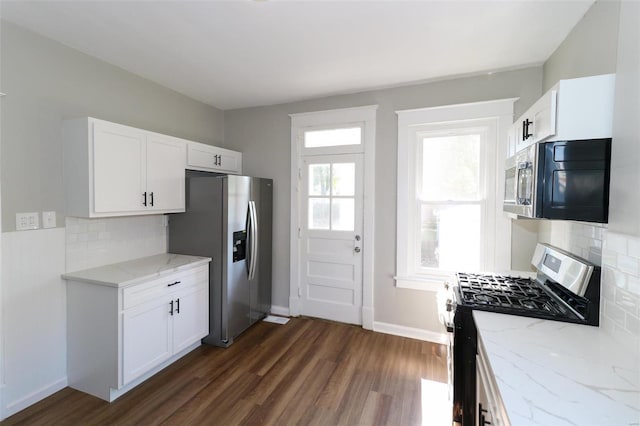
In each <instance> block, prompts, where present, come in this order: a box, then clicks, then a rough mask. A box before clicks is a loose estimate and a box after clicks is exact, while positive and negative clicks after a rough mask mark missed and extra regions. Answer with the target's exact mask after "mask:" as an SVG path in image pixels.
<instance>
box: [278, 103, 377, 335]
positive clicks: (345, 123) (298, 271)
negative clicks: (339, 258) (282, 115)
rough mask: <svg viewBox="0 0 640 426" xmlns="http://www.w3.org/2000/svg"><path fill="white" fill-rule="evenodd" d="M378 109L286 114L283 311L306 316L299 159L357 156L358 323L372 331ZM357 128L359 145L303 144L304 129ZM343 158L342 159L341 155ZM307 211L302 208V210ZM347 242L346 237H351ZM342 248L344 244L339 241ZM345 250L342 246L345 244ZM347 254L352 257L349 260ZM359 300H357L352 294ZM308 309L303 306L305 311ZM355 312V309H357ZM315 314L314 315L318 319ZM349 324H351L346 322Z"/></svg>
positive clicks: (300, 163) (300, 162)
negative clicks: (287, 222)
mask: <svg viewBox="0 0 640 426" xmlns="http://www.w3.org/2000/svg"><path fill="white" fill-rule="evenodd" d="M377 108H378V107H377V105H370V106H363V107H354V108H344V109H337V110H328V111H318V112H310V113H300V114H291V115H290V117H291V227H290V248H291V250H290V291H289V296H290V297H289V308H288V309H287V311H288V313H289V314H290V315H292V316H298V315H301V314H303V315H305V314H307V313H306V312H305V311H304V310H302V308H303V306H302V305H303V303H302V302H301V301H302V299H301V296H302V294H303V287H302V279H301V277H302V272H303V259H302V256H301V253H302V250H301V246H302V244H301V242H302V239H301V238H300V237H301V236H302V220H303V219H307V218H308V217H305V216H303V212H302V207H301V206H302V204H301V201H302V189H303V188H302V168H303V157H304V158H308V157H309V156H315V155H335V154H341V155H342V154H360V158H361V168H362V177H363V179H362V182H363V184H362V193H363V196H362V211H363V214H362V215H361V217H362V233H361V234H358V235H360V237H361V240H360V246H359V247H360V250H361V252H360V254H359V255H360V260H359V261H360V263H361V269H360V271H361V276H362V286H361V307H360V308H359V309H360V311H361V315H360V318H361V323H362V326H363V328H365V329H369V330H371V329H373V259H374V256H373V253H374V223H375V214H374V207H375V169H374V165H375V134H376V111H377ZM354 126H355V127H359V128H360V129H361V143H360V144H358V145H345V146H333V147H317V148H308V147H304V145H303V141H302V139H303V135H304V131H305V130H314V129H315V130H317V129H320V130H322V129H344V128H349V127H354ZM345 158H346V157H345ZM305 212H306V208H305ZM355 235H356V234H355V232H353V233H352V236H353V239H351V241H350V249H354V248H355V247H356V246H354V244H355ZM350 238H351V237H350ZM344 244H346V240H345V242H344ZM345 248H346V245H345ZM353 253H354V252H351V257H352V258H353ZM356 297H358V296H356ZM306 306H307V305H305V306H304V307H305V308H306ZM356 309H357V308H356ZM317 316H319V315H317ZM348 322H350V321H348Z"/></svg>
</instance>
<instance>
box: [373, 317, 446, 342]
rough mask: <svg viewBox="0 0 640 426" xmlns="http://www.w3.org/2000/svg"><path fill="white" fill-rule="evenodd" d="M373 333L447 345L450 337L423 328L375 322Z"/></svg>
mask: <svg viewBox="0 0 640 426" xmlns="http://www.w3.org/2000/svg"><path fill="white" fill-rule="evenodd" d="M373 331H377V332H379V333H385V334H393V335H395V336H402V337H409V338H411V339H418V340H424V341H427V342H433V343H440V344H442V345H444V344H447V342H448V341H449V336H448V335H447V334H446V333H438V332H435V331H430V330H424V329H422V328H413V327H406V326H404V325H397V324H389V323H386V322H378V321H374V322H373Z"/></svg>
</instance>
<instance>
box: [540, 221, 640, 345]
mask: <svg viewBox="0 0 640 426" xmlns="http://www.w3.org/2000/svg"><path fill="white" fill-rule="evenodd" d="M539 241H540V242H544V243H548V244H551V245H553V246H556V247H559V248H561V249H564V250H567V251H569V252H571V253H573V254H576V255H578V256H580V257H583V258H585V259H587V260H589V261H591V262H593V263H594V264H596V265H600V266H602V289H601V302H600V306H601V314H600V326H601V327H602V328H604V329H605V330H607V331H609V332H610V333H611V334H612V335H613V336H614V338H616V339H617V340H618V341H619V342H620V343H621V344H623V345H624V346H626V347H628V348H633V349H635V350H637V349H638V348H639V347H640V238H638V237H635V236H631V235H625V234H620V233H616V232H611V231H608V230H607V228H606V225H600V224H593V225H591V224H587V223H583V222H564V221H544V222H543V223H542V224H541V226H540V234H539Z"/></svg>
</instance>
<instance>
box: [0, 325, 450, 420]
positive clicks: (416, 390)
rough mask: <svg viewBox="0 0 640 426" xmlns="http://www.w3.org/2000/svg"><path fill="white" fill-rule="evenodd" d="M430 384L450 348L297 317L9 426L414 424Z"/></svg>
mask: <svg viewBox="0 0 640 426" xmlns="http://www.w3.org/2000/svg"><path fill="white" fill-rule="evenodd" d="M421 379H428V380H431V381H438V382H446V380H447V370H446V348H445V347H444V346H442V345H437V344H432V343H428V342H423V341H419V340H413V339H407V338H403V337H397V336H391V335H386V334H380V333H374V332H371V331H366V330H363V329H362V328H360V327H355V326H349V325H344V324H338V323H333V322H329V321H322V320H317V319H310V318H293V319H291V321H289V323H288V324H286V325H278V324H271V323H264V322H260V323H258V324H256V325H255V326H253V327H252V328H251V329H249V330H248V331H247V332H245V333H244V334H243V335H242V336H241V337H240V338H238V339H237V340H236V342H235V343H234V344H233V345H231V347H229V348H227V349H221V348H215V347H211V346H207V345H203V346H201V347H199V348H198V349H196V350H194V351H193V352H191V353H190V354H188V355H187V356H185V357H184V358H182V359H180V360H179V361H177V362H176V363H175V364H172V365H171V366H169V367H168V368H166V369H164V370H163V371H161V372H160V373H158V374H156V375H155V376H153V377H152V378H150V379H149V380H147V381H145V382H144V383H142V384H141V385H139V386H138V387H136V388H135V389H133V390H132V391H130V392H128V393H127V394H125V395H124V396H122V397H120V398H119V399H117V400H116V401H114V402H113V403H111V404H109V403H107V402H105V401H102V400H100V399H98V398H94V397H92V396H89V395H86V394H83V393H81V392H78V391H75V390H73V389H70V388H66V389H63V390H62V391H60V392H58V393H56V394H54V395H52V396H50V397H49V398H46V399H44V400H42V401H40V402H39V403H37V404H35V405H33V406H31V407H29V408H27V409H26V410H24V411H21V412H19V413H17V414H15V415H14V416H12V417H10V418H8V419H6V420H5V421H3V422H2V424H3V425H19V424H28V425H107V424H123V425H125V424H126V425H133V424H144V425H155V424H166V425H236V424H238V425H239V424H247V425H258V424H265V425H267V424H269V425H271V424H274V425H288V424H303V425H307V424H310V425H333V424H342V425H374V424H389V425H415V424H422V421H423V419H422V413H421V411H422V407H421ZM425 424H430V423H429V422H426V423H425Z"/></svg>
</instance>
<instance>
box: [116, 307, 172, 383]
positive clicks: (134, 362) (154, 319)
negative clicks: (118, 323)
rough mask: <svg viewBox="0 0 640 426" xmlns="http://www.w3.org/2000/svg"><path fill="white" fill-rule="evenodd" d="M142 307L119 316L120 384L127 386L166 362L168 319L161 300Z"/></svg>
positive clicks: (169, 353) (166, 309) (168, 331)
mask: <svg viewBox="0 0 640 426" xmlns="http://www.w3.org/2000/svg"><path fill="white" fill-rule="evenodd" d="M160 299H161V300H153V301H151V302H148V303H144V304H142V305H140V306H137V307H135V308H131V309H128V310H126V311H125V312H124V313H123V314H122V381H123V383H129V382H130V381H132V380H133V379H135V378H137V377H139V376H140V375H142V374H144V373H146V372H147V371H149V370H150V369H151V368H152V367H155V366H156V365H158V364H160V363H161V362H163V361H165V360H167V359H169V357H170V356H171V354H172V353H173V345H172V344H171V319H172V318H171V317H170V316H169V315H168V313H167V312H168V308H167V303H165V300H164V299H165V298H160Z"/></svg>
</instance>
